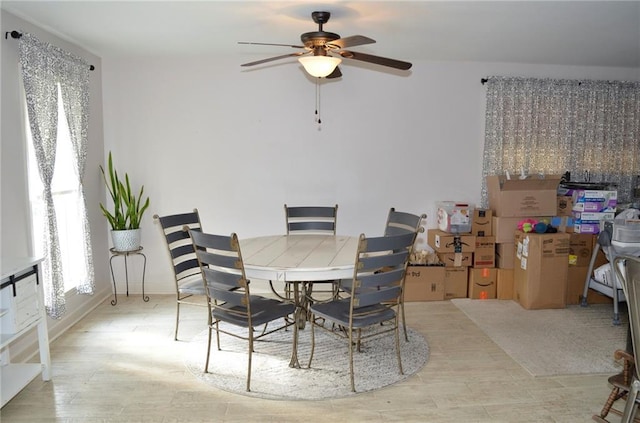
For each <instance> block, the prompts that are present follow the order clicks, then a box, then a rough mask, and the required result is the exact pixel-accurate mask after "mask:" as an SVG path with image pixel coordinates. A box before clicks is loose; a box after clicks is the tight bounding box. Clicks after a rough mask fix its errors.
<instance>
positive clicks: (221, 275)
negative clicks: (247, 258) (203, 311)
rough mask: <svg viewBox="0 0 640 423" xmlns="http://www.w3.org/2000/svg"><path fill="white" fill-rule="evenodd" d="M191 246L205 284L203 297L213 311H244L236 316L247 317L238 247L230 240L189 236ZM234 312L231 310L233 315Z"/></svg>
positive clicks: (198, 234) (234, 239) (246, 294)
mask: <svg viewBox="0 0 640 423" xmlns="http://www.w3.org/2000/svg"><path fill="white" fill-rule="evenodd" d="M191 238H192V240H193V246H194V248H195V249H196V251H197V257H198V261H199V263H200V268H201V269H202V276H203V278H204V281H205V286H206V288H207V289H206V291H207V297H208V298H209V301H210V304H211V306H212V308H213V309H215V308H219V309H225V310H227V311H228V310H231V309H233V308H234V307H235V306H243V307H247V311H246V312H245V311H242V312H240V314H242V315H243V316H248V315H249V314H250V310H248V307H249V304H248V299H249V284H248V281H247V278H246V276H245V272H244V264H243V262H242V254H241V253H240V243H239V242H238V237H237V235H236V234H235V233H232V234H231V235H230V236H226V235H215V234H208V233H203V232H198V231H193V232H191ZM235 312H236V310H234V313H235Z"/></svg>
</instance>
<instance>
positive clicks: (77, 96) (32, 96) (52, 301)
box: [20, 33, 94, 318]
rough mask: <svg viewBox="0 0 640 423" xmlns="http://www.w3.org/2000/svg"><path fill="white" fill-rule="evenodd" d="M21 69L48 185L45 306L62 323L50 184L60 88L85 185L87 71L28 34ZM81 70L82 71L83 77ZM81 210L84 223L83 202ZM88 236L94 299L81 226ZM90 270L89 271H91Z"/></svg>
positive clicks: (87, 288) (84, 286)
mask: <svg viewBox="0 0 640 423" xmlns="http://www.w3.org/2000/svg"><path fill="white" fill-rule="evenodd" d="M20 65H21V69H22V78H23V83H24V89H25V95H26V103H27V114H28V119H29V127H30V129H31V134H32V139H33V147H34V151H35V156H36V161H37V163H38V171H39V174H40V178H41V180H42V183H43V185H44V192H43V198H44V202H45V209H46V213H45V214H46V217H45V219H44V222H42V224H43V226H44V231H43V233H44V234H45V235H44V238H45V239H44V240H43V243H44V250H45V257H44V262H43V266H42V267H43V276H44V284H43V286H44V292H45V306H46V308H47V312H48V314H49V315H50V316H51V317H53V318H60V317H61V316H62V315H63V314H64V312H65V297H64V280H63V272H62V261H61V253H60V242H59V239H58V232H57V220H56V212H55V207H54V202H53V196H52V193H51V181H52V179H53V172H54V169H55V159H56V137H57V125H58V121H57V120H58V84H60V86H61V91H62V93H63V98H64V100H63V101H64V102H65V103H68V104H69V105H68V106H67V105H65V112H66V113H67V116H68V120H69V127H70V131H71V134H72V135H71V137H72V139H73V144H74V152H75V153H76V156H77V160H78V162H77V170H78V180H79V184H81V179H82V173H83V171H84V162H85V160H84V157H85V155H86V153H85V151H86V142H87V141H86V138H87V136H86V134H87V131H86V125H87V121H88V104H89V103H88V99H89V91H88V89H89V84H88V77H89V76H88V70H89V65H88V64H87V63H86V62H84V61H83V60H82V59H80V58H77V57H74V56H72V55H71V54H69V53H67V52H65V51H63V50H61V49H59V48H58V47H55V46H53V45H51V44H48V43H43V42H41V41H39V40H38V39H37V38H36V37H34V36H32V35H30V34H26V33H24V34H23V35H22V37H21V38H20ZM80 68H84V69H85V71H82V70H81V69H80ZM82 202H83V204H82V207H83V211H84V213H83V214H84V216H85V219H84V220H85V221H87V217H86V207H85V205H84V197H83V198H82ZM81 224H83V227H84V230H85V234H84V238H85V248H84V254H85V257H84V258H83V261H84V262H85V264H86V265H87V266H88V267H87V269H86V278H85V280H83V281H82V282H81V283H80V284H79V285H80V286H79V287H78V292H81V293H93V287H94V276H93V265H92V258H91V255H92V254H91V249H90V246H89V245H90V241H89V239H90V233H89V226H88V223H87V222H82V223H81ZM89 266H90V267H89Z"/></svg>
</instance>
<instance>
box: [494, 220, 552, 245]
mask: <svg viewBox="0 0 640 423" xmlns="http://www.w3.org/2000/svg"><path fill="white" fill-rule="evenodd" d="M524 219H536V220H546V221H549V222H550V221H551V219H552V217H550V216H531V217H496V216H494V217H493V218H492V219H491V220H492V224H493V228H492V230H493V236H495V237H496V244H502V243H509V242H515V236H514V233H515V232H516V231H517V230H518V223H520V222H521V221H522V220H524Z"/></svg>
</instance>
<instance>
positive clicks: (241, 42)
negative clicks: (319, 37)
mask: <svg viewBox="0 0 640 423" xmlns="http://www.w3.org/2000/svg"><path fill="white" fill-rule="evenodd" d="M238 44H249V45H253V46H280V47H291V48H304V46H294V45H291V44H273V43H253V42H250V41H238Z"/></svg>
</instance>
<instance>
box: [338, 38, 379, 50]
mask: <svg viewBox="0 0 640 423" xmlns="http://www.w3.org/2000/svg"><path fill="white" fill-rule="evenodd" d="M375 42H376V40H373V39H371V38H369V37H365V36H364V35H352V36H350V37H344V38H338V39H337V40H335V41H331V42H328V43H327V44H329V45H331V46H338V47H339V48H347V47H353V46H362V45H365V44H373V43H375Z"/></svg>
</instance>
